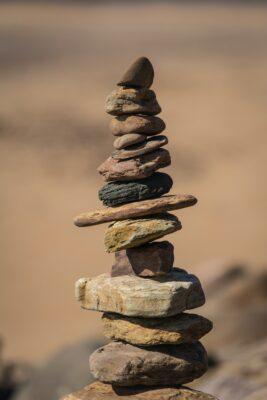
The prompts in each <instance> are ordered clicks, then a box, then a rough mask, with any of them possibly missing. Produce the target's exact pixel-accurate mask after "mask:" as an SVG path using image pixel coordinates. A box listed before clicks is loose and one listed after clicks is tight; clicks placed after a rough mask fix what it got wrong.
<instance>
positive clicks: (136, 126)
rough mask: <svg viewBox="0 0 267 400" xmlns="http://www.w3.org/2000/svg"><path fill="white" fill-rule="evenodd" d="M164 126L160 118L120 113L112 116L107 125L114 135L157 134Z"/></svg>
mask: <svg viewBox="0 0 267 400" xmlns="http://www.w3.org/2000/svg"><path fill="white" fill-rule="evenodd" d="M165 127H166V125H165V123H164V121H163V120H162V119H161V118H159V117H155V116H148V115H121V116H118V117H114V118H112V120H111V121H110V125H109V128H110V130H111V132H112V134H113V135H114V136H123V135H125V134H128V133H142V134H145V135H148V136H151V135H157V134H158V133H161V132H163V131H164V129H165Z"/></svg>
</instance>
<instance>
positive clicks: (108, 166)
mask: <svg viewBox="0 0 267 400" xmlns="http://www.w3.org/2000/svg"><path fill="white" fill-rule="evenodd" d="M170 164H171V156H170V153H169V152H168V150H166V149H158V150H155V151H153V152H152V153H148V154H143V155H141V156H138V157H135V158H130V159H128V160H116V159H115V158H113V157H109V158H108V159H107V160H106V161H104V162H103V164H101V165H100V166H99V167H98V172H99V173H100V175H102V177H103V178H104V180H105V181H107V182H111V181H130V180H135V179H143V178H147V177H149V176H150V175H152V174H153V172H155V171H157V170H158V169H160V168H165V167H168V165H170Z"/></svg>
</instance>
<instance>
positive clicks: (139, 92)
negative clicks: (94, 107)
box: [106, 87, 161, 115]
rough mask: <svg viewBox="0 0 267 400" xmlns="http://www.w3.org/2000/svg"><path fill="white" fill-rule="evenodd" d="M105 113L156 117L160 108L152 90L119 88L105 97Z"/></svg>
mask: <svg viewBox="0 0 267 400" xmlns="http://www.w3.org/2000/svg"><path fill="white" fill-rule="evenodd" d="M106 112H107V113H108V114H111V115H124V114H145V115H156V114H159V113H160V112H161V108H160V106H159V104H158V102H157V99H156V95H155V93H154V92H153V90H149V89H133V88H124V87H121V88H119V89H116V90H113V91H112V92H111V93H110V95H109V96H108V97H107V99H106Z"/></svg>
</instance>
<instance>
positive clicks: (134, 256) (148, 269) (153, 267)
mask: <svg viewBox="0 0 267 400" xmlns="http://www.w3.org/2000/svg"><path fill="white" fill-rule="evenodd" d="M173 250H174V248H173V245H172V244H171V243H170V242H168V241H164V242H152V243H147V244H145V245H143V246H139V247H134V248H131V249H127V250H121V251H118V252H116V253H115V263H114V265H113V266H112V270H111V276H119V275H127V274H128V273H129V271H130V273H132V274H135V275H138V276H143V277H149V276H150V277H151V276H161V275H166V274H167V273H168V272H170V270H171V268H172V266H173V262H174V252H173Z"/></svg>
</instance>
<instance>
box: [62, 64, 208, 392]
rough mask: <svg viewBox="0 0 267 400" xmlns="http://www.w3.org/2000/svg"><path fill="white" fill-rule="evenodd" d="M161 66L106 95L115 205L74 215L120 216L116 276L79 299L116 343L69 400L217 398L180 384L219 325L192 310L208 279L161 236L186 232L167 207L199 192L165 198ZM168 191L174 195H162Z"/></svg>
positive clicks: (103, 170) (95, 220)
mask: <svg viewBox="0 0 267 400" xmlns="http://www.w3.org/2000/svg"><path fill="white" fill-rule="evenodd" d="M153 77H154V70H153V67H152V65H151V63H150V61H149V60H148V59H147V58H145V57H142V58H139V59H138V60H136V62H135V63H134V64H133V65H132V66H131V67H130V68H129V69H128V70H127V72H126V73H125V74H124V76H123V77H122V79H121V80H120V82H119V83H118V86H119V88H118V89H117V90H115V91H113V92H112V93H111V94H110V95H109V96H108V98H107V102H106V111H107V112H108V113H109V114H111V115H113V116H114V118H113V119H112V120H111V124H110V129H111V132H112V134H113V135H114V136H115V137H116V139H115V141H114V147H115V151H114V152H113V153H112V155H111V156H110V157H109V158H108V159H107V160H106V161H105V162H104V163H103V164H102V165H100V167H99V168H98V171H99V173H100V174H101V175H102V177H103V178H104V180H105V181H106V182H107V183H106V184H105V185H104V186H103V187H102V188H101V189H100V191H99V198H100V200H102V202H103V203H104V205H105V206H106V208H103V209H100V210H96V211H93V212H87V213H83V214H81V215H79V216H78V217H77V218H76V219H75V224H76V225H77V226H90V225H95V224H100V223H105V222H111V224H110V225H109V226H108V228H107V230H106V232H105V248H106V251H107V252H109V253H115V262H114V265H113V266H112V268H111V272H110V273H106V274H102V275H100V276H98V277H96V278H81V279H79V280H78V282H77V283H76V297H77V299H78V300H79V301H80V302H81V306H82V307H83V308H84V309H88V310H96V311H101V312H104V314H103V317H102V320H103V326H104V335H105V336H106V337H107V338H108V339H111V342H110V343H109V344H107V345H105V346H104V347H101V348H99V349H98V350H96V351H95V352H94V353H93V354H92V355H91V357H90V369H91V372H92V374H93V375H94V377H95V378H96V379H97V382H95V383H93V384H91V385H88V386H87V387H85V388H84V389H82V390H80V391H79V392H76V393H74V394H71V395H69V396H67V397H66V400H67V399H68V400H81V399H84V400H85V399H88V400H89V399H110V400H112V399H117V398H121V399H123V398H127V399H128V398H129V397H128V396H131V399H132V400H135V399H144V400H145V399H158V400H159V399H162V400H170V399H172V400H174V399H180V400H182V399H199V400H200V399H202V400H204V399H210V400H211V399H214V397H213V396H211V395H208V394H205V393H201V392H198V391H195V390H192V389H188V388H186V387H183V386H181V385H183V384H186V383H189V382H191V381H193V380H194V379H197V378H199V377H200V376H202V375H203V374H204V373H205V372H206V370H207V354H206V351H205V349H204V347H203V345H202V344H201V343H200V342H199V339H200V338H201V337H202V336H203V335H205V334H206V333H208V332H209V331H210V330H211V329H212V323H211V322H210V321H209V320H208V319H206V318H204V317H202V316H200V315H197V314H189V313H184V311H186V310H191V309H193V308H196V307H199V306H201V305H203V304H204V302H205V296H204V293H203V290H202V287H201V284H200V282H199V280H198V279H197V278H196V277H195V276H194V275H191V274H189V273H187V272H186V271H185V270H182V269H179V268H174V267H173V263H174V248H173V245H172V244H171V243H170V242H168V241H155V240H156V239H159V238H161V237H163V236H165V235H167V234H169V233H173V232H175V231H178V230H180V229H181V223H180V221H179V220H178V218H177V217H176V216H175V215H173V214H169V213H168V211H172V210H176V209H181V208H184V207H189V206H193V205H194V204H196V202H197V200H196V198H195V197H193V196H191V195H166V194H167V193H168V192H169V191H170V189H171V187H172V183H173V182H172V179H171V177H170V176H169V175H167V174H166V173H163V172H156V171H158V170H159V169H160V168H164V167H167V166H168V165H170V163H171V158H170V154H169V152H168V150H166V149H165V148H162V147H163V146H164V145H166V144H167V143H168V139H167V137H166V136H163V135H161V133H162V131H163V130H164V129H165V124H164V122H163V121H162V119H160V118H159V117H156V116H155V115H156V114H159V113H160V111H161V108H160V106H159V104H158V102H157V99H156V95H155V93H154V92H153V91H152V90H150V89H149V88H150V86H151V85H152V82H153ZM163 195H165V196H163Z"/></svg>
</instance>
